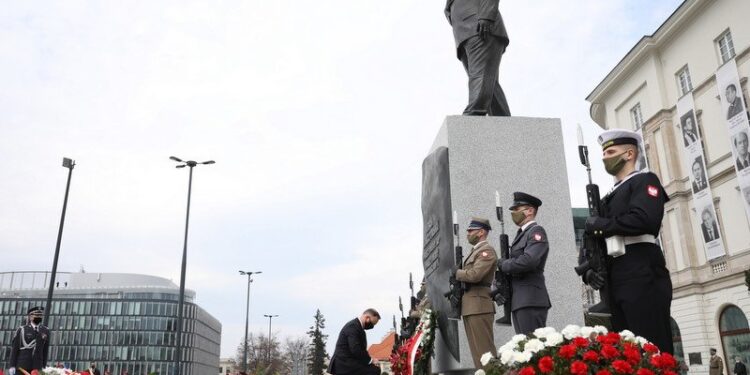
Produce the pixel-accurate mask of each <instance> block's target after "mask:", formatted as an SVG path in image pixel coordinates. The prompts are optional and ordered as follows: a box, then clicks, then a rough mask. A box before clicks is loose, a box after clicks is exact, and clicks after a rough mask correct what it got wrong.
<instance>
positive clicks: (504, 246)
mask: <svg viewBox="0 0 750 375" xmlns="http://www.w3.org/2000/svg"><path fill="white" fill-rule="evenodd" d="M495 202H496V205H495V211H496V212H497V220H499V221H500V261H498V262H497V269H496V270H495V280H494V281H495V282H494V284H495V285H494V287H495V288H494V289H493V291H492V293H491V296H492V299H493V300H495V303H497V304H498V305H500V304H499V303H498V299H497V296H502V297H503V299H505V302H504V303H503V316H502V317H500V318H499V319H497V320H495V324H499V325H506V326H509V325H510V314H511V302H510V301H511V297H512V296H511V276H510V275H506V274H504V273H503V272H502V270H501V269H500V264H501V263H502V261H503V260H505V259H510V246H509V245H508V243H509V241H508V235H507V234H505V220H503V208H502V207H500V194H499V193H498V192H495Z"/></svg>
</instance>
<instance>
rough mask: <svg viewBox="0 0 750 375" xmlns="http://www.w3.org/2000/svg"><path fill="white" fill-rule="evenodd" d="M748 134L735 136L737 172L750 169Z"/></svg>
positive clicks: (740, 133) (743, 133) (741, 133)
mask: <svg viewBox="0 0 750 375" xmlns="http://www.w3.org/2000/svg"><path fill="white" fill-rule="evenodd" d="M747 147H748V142H747V133H745V132H739V133H738V134H737V135H735V136H734V148H735V150H736V151H737V159H736V160H735V163H737V170H738V171H741V170H743V169H745V168H747V167H750V152H748V149H747Z"/></svg>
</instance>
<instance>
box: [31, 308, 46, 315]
mask: <svg viewBox="0 0 750 375" xmlns="http://www.w3.org/2000/svg"><path fill="white" fill-rule="evenodd" d="M43 313H44V307H41V306H33V307H31V308H30V309H29V311H28V314H29V315H42V314H43Z"/></svg>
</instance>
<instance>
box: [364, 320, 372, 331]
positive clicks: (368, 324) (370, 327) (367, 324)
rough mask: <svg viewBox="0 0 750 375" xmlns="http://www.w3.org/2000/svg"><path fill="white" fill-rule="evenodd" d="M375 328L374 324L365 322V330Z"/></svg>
mask: <svg viewBox="0 0 750 375" xmlns="http://www.w3.org/2000/svg"><path fill="white" fill-rule="evenodd" d="M373 328H375V325H374V324H372V322H370V321H367V322H365V326H364V329H365V330H370V329H373Z"/></svg>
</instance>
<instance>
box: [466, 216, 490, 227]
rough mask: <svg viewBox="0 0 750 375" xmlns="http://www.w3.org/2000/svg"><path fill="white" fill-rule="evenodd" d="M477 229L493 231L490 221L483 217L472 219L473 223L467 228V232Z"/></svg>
mask: <svg viewBox="0 0 750 375" xmlns="http://www.w3.org/2000/svg"><path fill="white" fill-rule="evenodd" d="M475 229H484V230H492V227H491V226H490V221H489V220H487V219H484V218H481V217H472V218H471V222H470V223H469V226H468V227H467V228H466V230H475Z"/></svg>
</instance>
